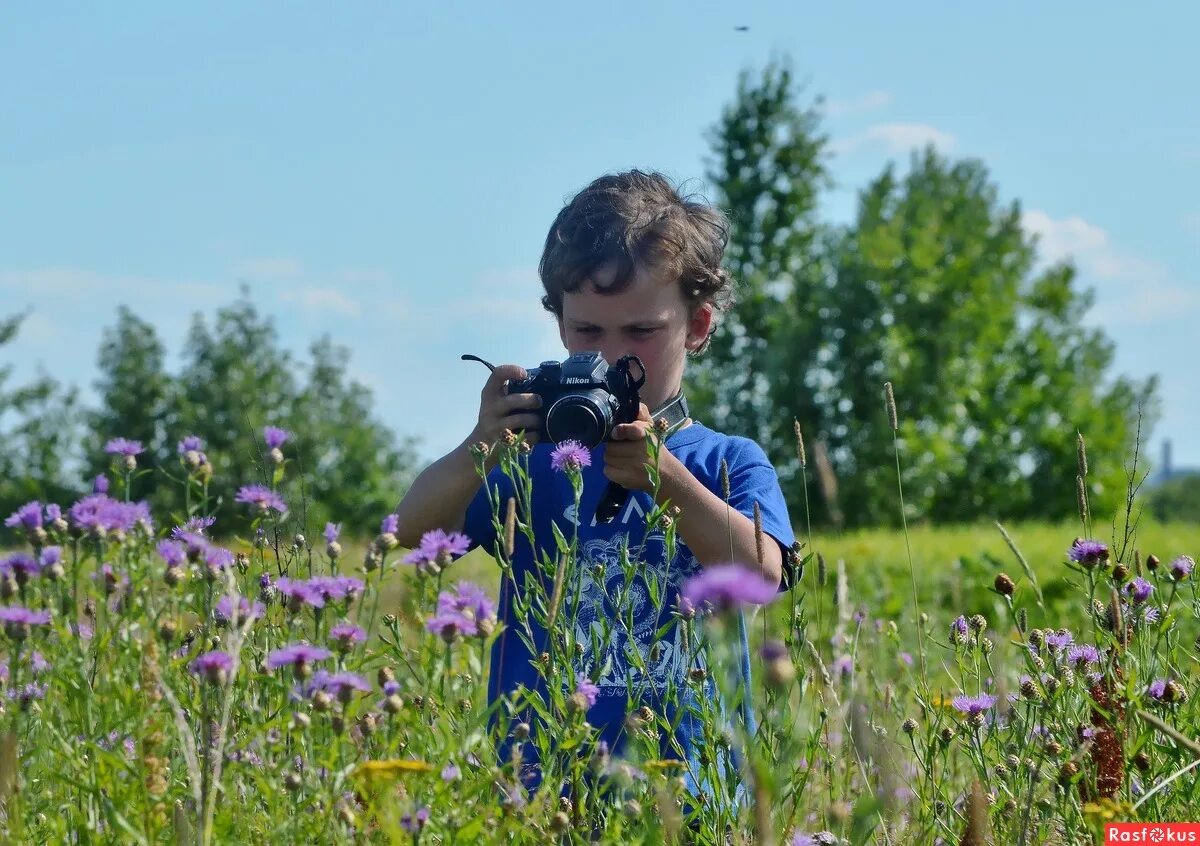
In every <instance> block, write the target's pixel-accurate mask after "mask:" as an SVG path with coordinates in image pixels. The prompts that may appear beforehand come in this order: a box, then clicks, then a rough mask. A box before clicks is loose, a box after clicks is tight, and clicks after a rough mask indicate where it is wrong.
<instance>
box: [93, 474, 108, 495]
mask: <svg viewBox="0 0 1200 846" xmlns="http://www.w3.org/2000/svg"><path fill="white" fill-rule="evenodd" d="M92 493H98V494H106V493H108V477H107V476H105V475H104V474H103V473H101V474H100V475H99V476H97V477H96V478H95V479H93V480H92Z"/></svg>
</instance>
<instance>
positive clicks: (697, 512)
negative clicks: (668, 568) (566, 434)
mask: <svg viewBox="0 0 1200 846" xmlns="http://www.w3.org/2000/svg"><path fill="white" fill-rule="evenodd" d="M652 425H653V424H652V423H651V421H650V414H649V411H648V410H647V409H646V406H645V405H643V406H642V410H641V414H640V415H639V418H638V420H637V421H636V422H634V423H624V424H622V425H620V426H617V427H615V428H614V430H613V439H614V442H613V443H610V444H608V445H607V446H606V447H605V451H604V475H605V476H606V477H608V478H609V479H610V480H612V481H614V482H617V483H618V484H620V485H621V486H622V487H625V488H627V489H629V490H642V491H650V490H651V488H650V480H649V477H648V475H647V473H646V467H647V464H648V451H647V444H646V438H647V437H649V434H650V431H651V428H652ZM658 472H659V490H658V496H659V499H660V500H663V501H665V500H670V501H671V504H672V505H678V506H679V508H680V510H681V511H682V513H681V514H680V516H679V521H678V523H677V524H676V526H677V531H678V533H679V536H680V537H681V538H683V542H684V543H686V544H687V546H688V549H690V550H691V551H692V554H693V555H695V556H696V560H697V561H699V562H700V563H701V564H702V565H705V566H708V565H710V564H724V563H732V562H737V563H738V564H742V565H743V566H745V567H748V568H750V569H752V570H758V572H759V574H760V575H761V576H762V577H763V579H765V580H766V581H767V582H769V583H771V584H773V585H776V586H778V585H779V582H780V579H781V578H782V576H783V551H782V550H781V549H780V548H779V544H777V543H776V542H775V541H774V540H773V539H772V538H770V537H764V543H763V562H762V564H761V566H760V565H759V563H758V543H757V541H756V539H755V536H754V521H753V520H751V519H750V518H749V517H747V516H746V515H745V514H742V513H741V512H740V511H738V510H737V509H735V508H732V507H730V506H728V505H726V503H725V500H723V499H721V497H719V496H717V495H716V494H715V493H713V492H712V491H711V490H709V489H708V488H707V487H705V486H704V484H702V483H701V482H700V480H699V479H697V478H696V477H695V476H693V475H692V471H691V470H688V468H687V467H686V466H684V464H683V462H681V461H680V460H679V459H678V458H676V457H675V456H673V455H672V454H671V452H670V450H667V449H663V450H661V451H660V452H659V461H658Z"/></svg>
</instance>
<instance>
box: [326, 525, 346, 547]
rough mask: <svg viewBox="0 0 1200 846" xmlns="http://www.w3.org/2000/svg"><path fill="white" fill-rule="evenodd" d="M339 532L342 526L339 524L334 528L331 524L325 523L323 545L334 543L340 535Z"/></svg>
mask: <svg viewBox="0 0 1200 846" xmlns="http://www.w3.org/2000/svg"><path fill="white" fill-rule="evenodd" d="M341 531H342V526H341V524H340V523H339V524H337V525H336V526H335V525H334V524H333V523H326V524H325V532H324V536H325V543H333V542H334V541H336V540H337V539H338V535H339V534H341Z"/></svg>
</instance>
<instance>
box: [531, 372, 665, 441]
mask: <svg viewBox="0 0 1200 846" xmlns="http://www.w3.org/2000/svg"><path fill="white" fill-rule="evenodd" d="M634 370H636V371H637V372H636V374H635V373H634ZM645 381H646V371H645V368H643V367H642V362H641V359H639V358H638V357H637V356H634V355H627V356H622V357H621V358H620V359H618V360H617V362H616V364H613V365H612V366H609V364H608V363H607V362H605V360H604V357H603V356H601V355H600V353H598V352H581V353H576V354H575V355H573V356H571V357H570V358H568V359H567V360H566V361H563V362H561V363H560V362H557V361H543V362H542V363H541V364H540V365H539V366H538V367H534V368H532V369H530V370H529V371H528V376H527V378H525V379H521V380H518V381H513V382H509V383H508V388H507V391H508V393H510V394H537V395H538V396H540V397H541V398H542V407H541V408H540V409H538V416H539V418H540V425H539V427H538V433H539V434H540V435H541V437H542V438H544V439H548V440H550V441H552V442H554V443H556V444H559V443H562V442H563V441H567V440H574V441H579V442H580V443H581V444H583V445H584V446H586V447H587V448H588V449H594V448H595V447H597V446H599V445H600V444H601V443H602V442H604V441H606V440H608V437H609V435H611V434H612V430H613V427H614V426H616V425H618V424H620V423H632V422H633V421H635V420H637V416H638V407H639V405H640V403H641V399H640V397H639V394H638V391H639V389H640V388H641V387H642V385H643V384H645Z"/></svg>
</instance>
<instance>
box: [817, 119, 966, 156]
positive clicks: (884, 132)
mask: <svg viewBox="0 0 1200 846" xmlns="http://www.w3.org/2000/svg"><path fill="white" fill-rule="evenodd" d="M957 143H958V139H957V138H956V137H955V136H954V135H953V134H951V133H949V132H946V131H945V130H941V129H938V128H937V127H936V126H930V125H929V124H926V123H879V124H876V125H874V126H871V127H868V128H867V129H866V130H864V131H863V132H860V133H858V134H857V135H851V136H848V137H846V138H835V139H834V140H833V141H831V142H830V144H829V147H830V150H832V151H833V152H834V153H836V154H839V155H846V154H848V153H853V152H856V151H858V150H863V149H867V150H871V149H881V150H883V151H884V152H885V153H887V154H889V155H895V154H899V153H907V152H909V151H910V150H913V149H916V148H921V147H925V146H927V145H933V146H934V147H936V148H937V149H938V150H941V151H942V152H949V151H950V150H953V149H954V147H955V145H956V144H957Z"/></svg>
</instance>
